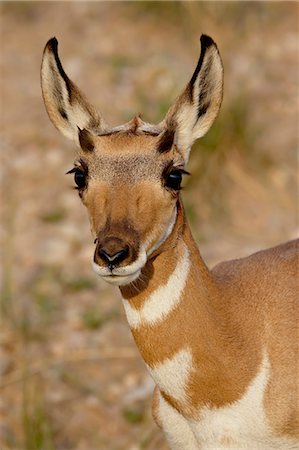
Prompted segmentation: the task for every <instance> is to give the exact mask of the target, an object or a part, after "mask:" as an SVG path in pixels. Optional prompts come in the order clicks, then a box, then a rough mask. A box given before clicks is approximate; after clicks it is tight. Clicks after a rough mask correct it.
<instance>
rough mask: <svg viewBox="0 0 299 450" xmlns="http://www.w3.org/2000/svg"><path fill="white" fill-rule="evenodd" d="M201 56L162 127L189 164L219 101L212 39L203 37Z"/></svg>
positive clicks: (220, 88)
mask: <svg viewBox="0 0 299 450" xmlns="http://www.w3.org/2000/svg"><path fill="white" fill-rule="evenodd" d="M200 42H201V53H200V57H199V60H198V63H197V66H196V69H195V71H194V73H193V75H192V78H191V80H190V81H189V83H188V84H187V86H186V88H185V90H184V91H183V93H182V94H181V95H180V96H179V97H178V99H177V100H176V102H175V103H174V104H173V105H172V107H171V108H170V109H169V111H168V113H167V115H166V117H165V119H164V121H163V122H162V126H163V128H164V130H165V131H164V133H166V134H167V133H169V134H172V135H174V143H175V144H176V146H177V148H178V150H179V151H181V153H183V156H184V158H185V160H186V161H187V160H188V157H189V152H190V149H191V146H192V144H193V142H194V141H195V140H196V139H199V138H200V137H202V136H203V135H204V134H205V133H206V132H207V131H208V130H209V128H210V126H211V125H212V123H213V122H214V120H215V118H216V116H217V114H218V111H219V108H220V105H221V101H222V91H223V66H222V62H221V58H220V55H219V52H218V49H217V46H216V44H215V42H214V41H213V39H212V38H210V37H209V36H206V35H202V36H201V38H200Z"/></svg>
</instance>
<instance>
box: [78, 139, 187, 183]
mask: <svg viewBox="0 0 299 450" xmlns="http://www.w3.org/2000/svg"><path fill="white" fill-rule="evenodd" d="M93 142H94V149H93V151H91V152H86V151H84V150H82V151H81V152H80V154H79V159H78V162H79V163H80V162H82V161H83V164H85V165H86V166H87V167H88V174H89V177H90V178H95V179H100V180H103V181H113V182H114V181H115V180H126V181H130V182H139V181H141V180H146V179H147V180H155V179H156V180H158V179H159V180H160V179H161V174H162V172H163V170H164V169H166V168H167V166H169V165H174V166H177V167H182V166H183V165H184V160H183V158H182V157H181V156H180V154H179V153H178V152H177V151H176V150H175V148H172V149H171V150H170V151H169V152H167V153H165V154H164V153H162V154H161V153H159V151H158V150H157V146H158V143H159V137H158V136H153V135H149V134H144V133H141V134H136V133H130V132H129V133H128V132H117V133H112V134H106V135H100V136H93Z"/></svg>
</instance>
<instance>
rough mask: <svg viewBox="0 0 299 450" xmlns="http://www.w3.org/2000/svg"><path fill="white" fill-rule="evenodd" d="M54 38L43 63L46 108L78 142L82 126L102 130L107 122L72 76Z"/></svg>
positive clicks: (56, 121)
mask: <svg viewBox="0 0 299 450" xmlns="http://www.w3.org/2000/svg"><path fill="white" fill-rule="evenodd" d="M57 48H58V41H57V39H56V38H55V37H54V38H52V39H50V40H49V41H48V42H47V44H46V47H45V50H44V54H43V59H42V66H41V86H42V92H43V98H44V102H45V106H46V110H47V112H48V114H49V117H50V119H51V121H52V122H53V124H54V126H55V127H56V128H58V130H59V131H61V133H62V134H64V135H65V136H66V137H68V138H69V139H72V140H74V141H75V142H76V143H77V144H78V142H79V140H78V128H79V129H81V130H83V129H90V130H99V129H100V128H102V127H103V122H102V120H101V118H100V116H99V115H98V113H97V112H96V110H95V109H94V107H93V106H91V105H90V104H89V103H88V101H87V100H86V98H85V96H84V95H83V94H82V93H81V92H80V90H79V89H78V88H77V86H76V85H75V84H74V83H73V82H72V81H71V80H70V79H69V78H68V76H67V75H66V73H65V71H64V70H63V67H62V64H61V62H60V59H59V56H58V50H57Z"/></svg>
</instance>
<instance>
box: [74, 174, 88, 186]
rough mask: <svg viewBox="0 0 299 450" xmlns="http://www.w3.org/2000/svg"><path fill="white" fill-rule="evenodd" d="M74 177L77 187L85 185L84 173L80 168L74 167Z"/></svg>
mask: <svg viewBox="0 0 299 450" xmlns="http://www.w3.org/2000/svg"><path fill="white" fill-rule="evenodd" d="M74 179H75V183H76V185H77V186H78V188H79V189H83V188H84V187H85V186H86V175H85V173H84V172H82V170H80V169H76V171H75V176H74Z"/></svg>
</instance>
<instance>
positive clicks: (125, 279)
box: [93, 264, 141, 286]
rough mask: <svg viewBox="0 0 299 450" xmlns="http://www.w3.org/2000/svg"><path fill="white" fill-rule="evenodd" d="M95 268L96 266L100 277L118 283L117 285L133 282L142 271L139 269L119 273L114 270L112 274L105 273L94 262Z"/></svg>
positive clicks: (108, 281) (114, 283)
mask: <svg viewBox="0 0 299 450" xmlns="http://www.w3.org/2000/svg"><path fill="white" fill-rule="evenodd" d="M93 268H94V271H95V272H96V273H97V274H98V275H100V277H101V278H102V279H103V280H104V281H106V282H107V283H110V284H113V285H116V286H124V285H126V284H130V283H132V282H133V281H135V280H137V278H138V277H139V275H140V273H141V269H138V270H137V271H136V272H133V273H129V274H127V275H117V274H115V273H113V272H111V273H110V274H106V275H103V274H102V273H100V271H99V266H97V265H96V264H93Z"/></svg>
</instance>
